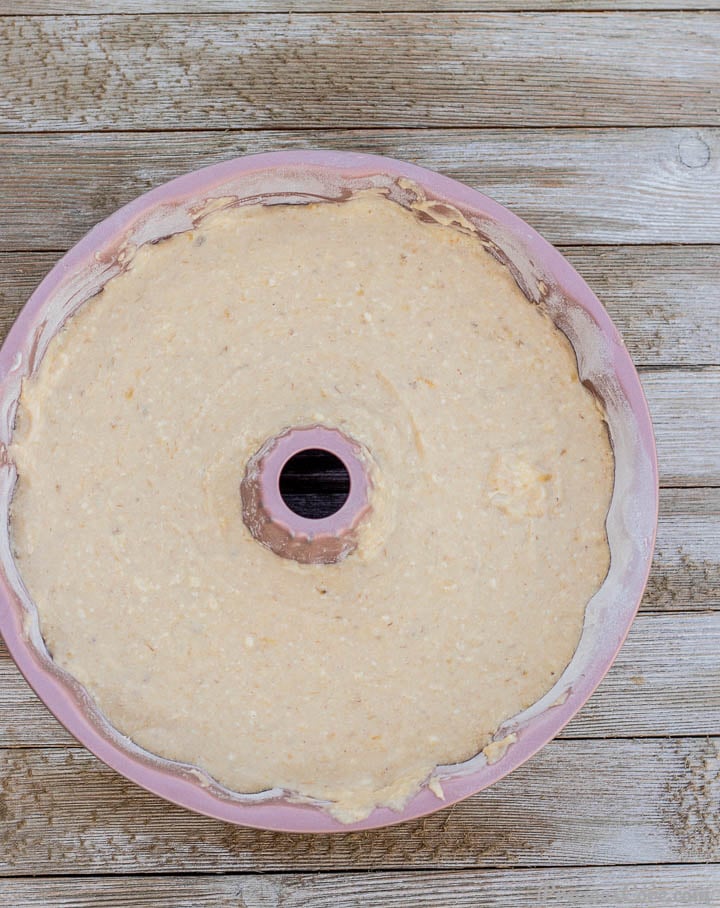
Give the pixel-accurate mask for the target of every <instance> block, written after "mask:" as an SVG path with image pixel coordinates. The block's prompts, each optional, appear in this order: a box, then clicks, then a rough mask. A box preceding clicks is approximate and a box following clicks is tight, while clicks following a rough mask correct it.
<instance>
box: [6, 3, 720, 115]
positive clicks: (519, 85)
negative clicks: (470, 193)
mask: <svg viewBox="0 0 720 908" xmlns="http://www.w3.org/2000/svg"><path fill="white" fill-rule="evenodd" d="M718 20H719V16H718V14H717V13H715V12H698V13H690V12H686V13H672V12H670V13H656V12H652V13H643V14H638V13H632V12H618V13H607V14H604V15H594V14H586V13H397V14H394V15H392V16H382V15H375V16H363V17H358V16H354V15H341V14H337V15H326V14H317V15H312V16H277V15H263V14H248V15H212V16H207V15H206V16H203V15H195V14H186V15H182V16H181V15H157V16H133V15H124V16H55V17H52V16H38V17H21V16H20V17H13V16H8V17H5V18H3V19H2V20H0V61H4V62H3V63H2V64H1V65H2V70H0V80H1V81H2V82H3V83H4V85H5V91H4V96H2V97H0V129H3V130H25V129H32V130H38V129H55V130H57V129H60V130H61V129H81V130H90V129H146V128H147V127H148V125H152V126H157V125H165V126H167V127H173V126H178V125H179V126H181V127H182V128H185V129H187V128H190V127H194V128H199V129H202V128H207V127H208V126H210V127H214V128H219V129H227V128H239V127H244V128H253V129H258V128H262V127H265V128H268V127H283V128H301V129H307V128H311V127H316V126H319V125H327V124H328V123H330V122H332V123H333V124H334V125H335V126H345V127H353V126H356V125H358V122H359V121H360V120H361V121H362V125H363V126H365V127H380V126H393V127H394V126H420V127H427V126H446V127H454V126H462V127H465V128H467V127H468V126H472V125H475V126H477V125H483V126H497V127H503V128H504V127H508V126H522V127H528V126H568V125H574V126H589V125H614V126H640V125H649V126H652V125H674V126H677V125H681V124H685V125H691V126H694V125H696V124H706V125H711V124H715V125H720V55H718V53H717V34H718V25H719V21H718ZM639 30H642V40H641V41H640V40H638V35H639ZM369 60H372V68H369V66H368V62H369Z"/></svg>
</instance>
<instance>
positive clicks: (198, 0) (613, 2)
mask: <svg viewBox="0 0 720 908" xmlns="http://www.w3.org/2000/svg"><path fill="white" fill-rule="evenodd" d="M648 9H653V10H717V9H720V3H718V0H123V3H122V4H119V3H118V2H117V0H67V2H61V0H0V15H47V14H66V15H68V14H75V13H80V14H83V15H99V14H101V13H123V14H126V13H145V14H149V13H173V14H175V15H178V14H180V13H288V12H294V13H303V14H308V13H340V12H349V13H352V12H360V13H362V12H374V13H391V12H402V13H407V12H429V11H431V10H434V11H436V12H468V13H474V12H505V11H509V10H515V11H518V12H532V11H533V10H539V11H551V10H554V11H557V12H570V11H573V10H580V11H586V10H597V11H600V12H608V11H610V12H612V11H618V10H640V11H643V10H648Z"/></svg>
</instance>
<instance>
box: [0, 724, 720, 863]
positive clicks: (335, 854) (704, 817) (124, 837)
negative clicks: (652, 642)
mask: <svg viewBox="0 0 720 908" xmlns="http://www.w3.org/2000/svg"><path fill="white" fill-rule="evenodd" d="M0 778H2V780H3V789H2V796H1V800H0V807H1V808H2V812H3V827H2V831H1V832H2V836H3V837H4V841H3V842H2V848H0V873H2V874H5V875H7V876H22V875H27V874H38V875H42V874H45V873H48V872H50V873H53V874H61V875H65V874H91V873H111V874H116V873H128V872H132V873H157V872H162V873H177V872H183V873H197V872H200V873H202V872H207V871H208V869H210V868H212V871H213V872H215V873H220V872H240V871H254V872H268V871H271V872H272V871H289V870H297V871H300V870H302V871H308V870H313V871H314V870H362V869H373V870H380V869H397V868H400V867H407V868H412V867H421V868H424V869H432V868H436V869H439V868H470V867H498V868H510V867H523V866H534V867H546V866H555V867H559V866H563V865H570V866H573V865H578V864H582V865H603V864H624V863H633V864H656V863H696V862H705V861H718V859H719V858H720V829H719V827H718V814H717V804H718V799H719V798H720V738H717V737H716V738H667V739H662V738H661V739H653V738H649V739H644V740H594V741H555V742H553V743H551V744H549V745H548V746H547V747H546V748H544V749H543V750H542V751H541V752H540V753H539V754H538V755H537V756H535V757H534V758H533V759H532V760H531V761H530V762H528V763H527V764H525V765H524V766H523V767H521V768H519V769H517V770H516V771H515V772H514V773H511V774H510V775H509V776H507V777H506V778H505V779H504V780H503V781H502V782H499V783H498V784H497V785H495V786H493V787H492V788H489V789H487V790H486V791H484V792H481V793H480V794H479V795H475V796H474V797H472V798H469V799H468V800H466V801H464V802H462V803H461V804H457V805H455V806H454V807H452V808H450V809H447V810H443V811H440V812H438V813H436V814H433V815H431V816H429V817H425V818H422V819H420V820H415V821H412V822H410V823H406V824H402V825H400V826H394V827H389V828H386V829H382V830H375V831H370V832H361V833H346V834H337V835H331V836H312V835H311V836H306V835H291V834H282V833H270V832H260V831H258V830H251V829H244V828H241V827H233V826H229V825H228V824H226V823H220V822H217V821H215V820H211V819H208V818H202V817H198V816H196V815H194V814H192V813H189V812H188V811H185V810H183V809H181V808H177V807H173V806H172V805H169V804H167V803H165V802H163V801H161V800H159V799H158V798H155V797H153V796H151V795H149V794H147V793H145V792H143V791H142V790H141V789H139V788H138V787H137V786H135V785H132V784H130V783H129V782H126V781H125V780H123V779H122V778H121V777H120V776H118V775H117V774H116V773H114V772H113V771H112V770H110V769H108V768H107V767H106V766H104V765H103V764H101V763H99V762H98V761H97V760H96V759H95V758H94V757H92V756H91V755H90V754H89V753H87V751H84V750H78V749H72V750H65V749H62V748H48V749H45V750H38V749H28V750H24V749H15V750H12V749H11V750H0Z"/></svg>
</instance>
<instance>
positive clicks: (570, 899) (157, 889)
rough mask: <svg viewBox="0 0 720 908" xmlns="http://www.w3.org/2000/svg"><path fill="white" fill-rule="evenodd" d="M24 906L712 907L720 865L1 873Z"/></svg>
mask: <svg viewBox="0 0 720 908" xmlns="http://www.w3.org/2000/svg"><path fill="white" fill-rule="evenodd" d="M0 896H4V898H5V899H6V901H7V904H8V905H14V906H16V905H23V906H25V908H48V906H52V908H88V906H93V905H99V904H101V905H103V908H147V906H153V908H165V906H168V908H211V906H212V908H358V906H360V905H362V906H364V908H386V906H387V905H395V906H397V908H419V906H442V908H477V906H478V905H482V906H483V908H538V906H542V908H578V905H582V906H583V908H608V906H613V908H614V906H622V908H648V906H650V905H651V906H652V908H718V906H720V867H718V866H717V865H698V866H687V867H667V866H662V865H660V866H648V867H612V868H605V867H604V868H597V867H578V868H574V867H569V868H562V869H557V868H555V869H544V870H515V871H513V870H473V871H462V870H461V871H450V872H448V871H445V872H437V871H435V872H429V873H427V872H423V871H415V872H410V873H407V872H406V873H372V874H368V873H360V874H358V873H343V874H331V873H328V874H325V873H323V874H272V875H260V874H257V875H247V876H242V875H239V874H228V875H226V876H220V877H218V876H210V877H208V876H192V875H184V876H182V877H167V876H145V877H141V878H138V877H131V876H129V877H124V876H118V877H91V878H89V879H86V880H83V881H82V883H81V884H79V883H78V881H77V879H52V878H50V879H32V880H4V881H0Z"/></svg>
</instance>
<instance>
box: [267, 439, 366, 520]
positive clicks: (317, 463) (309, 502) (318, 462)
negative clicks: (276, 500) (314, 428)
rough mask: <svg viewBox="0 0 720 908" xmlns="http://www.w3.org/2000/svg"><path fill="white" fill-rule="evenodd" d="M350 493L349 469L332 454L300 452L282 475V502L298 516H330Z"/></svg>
mask: <svg viewBox="0 0 720 908" xmlns="http://www.w3.org/2000/svg"><path fill="white" fill-rule="evenodd" d="M349 494H350V474H349V473H348V470H347V467H346V466H345V464H344V463H343V462H342V460H340V458H339V457H336V456H335V454H333V453H331V452H330V451H323V450H320V449H319V448H309V449H308V450H306V451H298V452H297V454H293V456H292V457H291V458H290V459H289V460H288V461H287V463H286V464H285V466H284V467H283V468H282V471H281V472H280V495H281V497H282V500H283V501H284V502H285V504H286V505H287V506H288V507H289V508H290V510H291V511H293V513H295V514H297V515H298V516H299V517H307V518H310V519H311V520H322V518H323V517H330V516H331V515H332V514H336V513H337V512H338V511H339V510H340V508H341V507H342V506H343V505H344V504H345V502H346V501H347V499H348V495H349Z"/></svg>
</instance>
